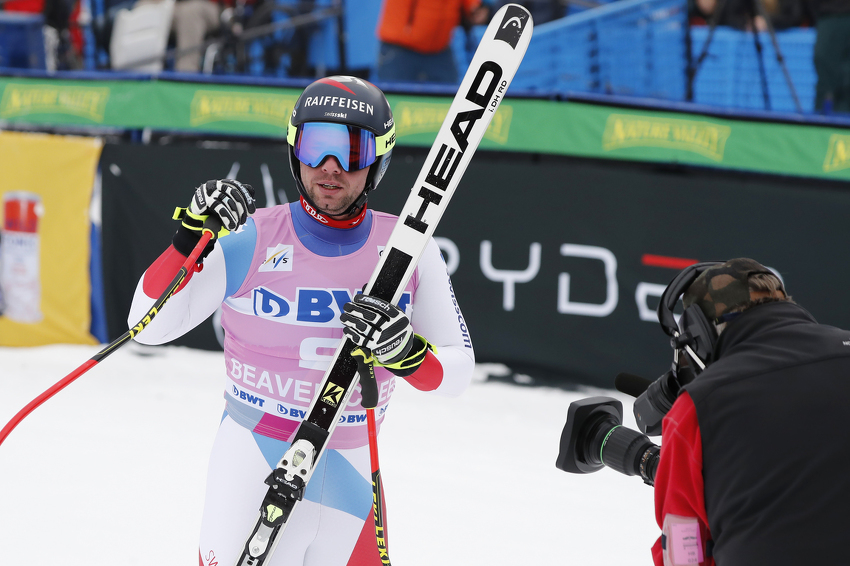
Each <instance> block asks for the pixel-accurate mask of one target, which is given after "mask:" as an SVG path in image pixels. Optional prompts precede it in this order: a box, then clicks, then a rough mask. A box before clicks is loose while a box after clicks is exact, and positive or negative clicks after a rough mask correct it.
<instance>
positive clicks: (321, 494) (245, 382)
mask: <svg viewBox="0 0 850 566" xmlns="http://www.w3.org/2000/svg"><path fill="white" fill-rule="evenodd" d="M287 142H288V147H289V158H290V167H291V169H292V174H293V176H294V178H295V184H296V186H297V188H298V191H299V193H300V199H299V201H298V202H293V203H289V204H284V205H280V206H274V207H271V208H267V209H260V210H257V211H256V213H255V204H254V197H253V189H251V187H250V186H248V185H244V184H242V183H239V182H238V181H235V180H218V181H208V182H206V183H205V184H203V185H201V186H200V187H198V188H197V190H196V191H195V194H194V196H193V198H192V200H191V202H190V204H189V206H188V208H187V209H178V211H177V213H175V218H178V219H182V223H181V225H180V227H179V228H178V229H177V233H176V234H175V235H174V237H173V240H172V245H171V246H170V247H169V248H168V249H167V250H166V251H165V252H164V253H163V254H162V255H161V256H160V257H159V258H158V259H157V260H156V261H155V262H154V263H153V265H151V266H150V267H149V268H148V269H147V271H146V272H145V274H144V275H143V277H142V279H141V281H140V282H139V284H138V287H137V290H136V295H135V297H134V300H133V305H132V307H131V312H130V314H129V317H128V319H129V320H131V321H135V320H138V319H139V317H140V316H143V315H144V313H145V312H146V310H147V309H148V308H149V307H150V304H151V301H152V299H153V298H154V297H158V296H159V294H160V293H161V292H162V291H163V290H164V289H165V288H166V286H167V284H168V282H169V281H170V280H171V278H172V276H173V274H174V273H175V272H176V271H177V269H178V267H179V265H181V264H182V262H183V261H184V260H185V258H186V257H187V256H188V255H189V253H190V251H191V250H192V248H193V247H194V246H195V244H196V243H197V242H198V241H199V239H200V234H201V227H202V225H203V223H204V221H205V220H206V219H207V217H208V216H209V215H211V214H215V215H217V216H218V217H220V219H221V221H222V223H223V225H224V228H225V230H227V231H230V232H231V233H230V234H229V235H227V236H226V237H222V238H221V239H220V240H216V242H217V243H215V244H210V245H208V246H207V248H206V249H205V251H204V254H203V256H204V258H203V260H202V261H203V264H202V265H201V264H199V265H198V266H197V269H196V271H195V273H193V274H192V277H191V278H190V280H189V281H188V283H186V284H185V285H184V287H183V288H182V289H181V290H179V291H178V292H177V293H176V294H175V295H174V297H172V298H171V299H170V301H169V307H168V308H167V309H163V310H162V312H161V313H159V314H158V315H157V317H156V318H155V319H154V320H153V322H152V323H151V324H150V325H149V327H148V328H147V329H146V331H145V332H144V333H142V334H140V335H139V336H138V337H137V338H136V339H137V340H138V341H139V342H143V343H146V344H162V343H165V342H168V341H170V340H173V339H174V338H176V337H178V336H180V335H182V334H184V333H185V332H187V331H188V330H190V329H191V328H193V327H195V326H197V325H198V324H200V323H201V322H203V321H204V320H206V319H207V317H209V315H211V314H212V313H213V312H214V311H215V310H216V309H217V308H218V307H219V305H221V306H222V318H221V320H222V326H223V327H224V330H225V341H224V356H225V366H226V367H225V399H226V405H225V412H224V416H223V418H222V421H221V424H220V427H219V429H218V433H217V435H216V439H215V442H214V445H213V449H212V454H211V457H210V463H209V469H208V475H207V485H206V499H205V505H204V512H203V519H202V525H201V536H200V548H199V551H200V564H201V565H203V566H210V565H211V564H215V563H218V564H219V565H230V564H235V563H236V560H237V558H238V557H239V555H240V553H241V552H242V549H243V547H244V545H245V542H246V539H247V538H248V535H249V534H250V529H251V527H252V526H253V525H254V523H255V521H256V518H257V515H258V508H259V504H260V502H261V501H262V499H263V496H264V495H265V493H266V491H267V489H268V486H266V485H265V484H264V479H265V478H266V477H267V476H268V475H269V473H270V471H271V469H272V468H274V467H275V466H276V465H277V463H278V461H279V460H280V458H281V456H282V455H283V454H284V452H285V451H286V449H287V448H288V447H289V443H288V442H287V441H288V440H289V439H290V437H291V435H292V434H293V432H294V431H295V430H296V428H297V427H298V425H299V424H300V422H301V420H302V419H303V417H304V415H305V413H306V411H307V409H308V406H309V405H310V402H311V401H312V399H313V398H314V396H316V395H317V393H318V392H317V391H316V389H317V387H316V386H317V384H319V382H320V381H321V380H322V378H323V376H324V373H325V370H326V369H327V367H328V365H329V361H330V359H331V357H332V354H333V352H334V351H335V349H336V347H337V345H338V344H339V341H340V339H341V338H342V337H343V333H344V332H345V333H346V334H347V335H348V336H350V337H351V338H352V339H354V341H355V342H356V343H357V344H360V345H363V346H367V347H369V348H371V351H372V355H373V357H374V358H375V360H376V366H379V367H376V368H375V374H376V378H377V384H378V389H379V401H378V406H377V407H376V408H375V415H376V417H377V421H378V424H379V426H380V423H381V422H382V421H383V416H384V411H385V410H386V408H387V405H388V402H389V399H390V396H391V395H392V392H393V389H394V387H395V378H396V377H397V376H400V377H403V378H404V379H406V380H407V381H408V382H409V383H410V384H411V385H413V387H415V388H417V389H419V390H423V391H433V392H434V393H437V394H442V395H448V396H456V395H459V394H460V393H461V392H462V391H463V390H464V389H465V388H466V386H467V385H468V383H469V381H470V377H471V374H472V370H473V367H474V354H473V349H472V343H471V341H470V338H469V334H468V331H467V328H466V325H465V322H464V319H463V315H462V314H461V311H460V308H459V307H458V304H457V301H456V299H455V295H454V291H453V290H452V286H451V281H450V279H449V276H448V274H447V272H446V266H445V263H444V262H443V259H442V256H441V255H440V250H439V248H438V247H437V244H436V242H435V241H434V240H433V239H431V240H430V242H429V244H428V247H427V248H426V249H425V251H424V253H423V255H422V258H421V259H420V261H419V264H418V267H417V269H416V271H415V273H414V275H413V277H412V278H411V280H410V282H409V283H408V284H407V286H406V287H405V292H404V295H403V296H402V298H401V300H400V301H399V304H398V308H395V307H391V309H392V313H391V314H392V316H391V320H390V321H389V322H388V323H386V324H382V323H381V322H380V320H378V321H375V319H376V318H377V317H375V311H374V308H375V307H373V306H371V304H372V303H373V301H375V300H377V301H379V302H380V299H377V298H372V297H366V298H364V297H363V296H362V295H357V293H359V291H360V290H361V289H362V288H363V285H364V284H365V283H366V282H367V281H368V280H369V277H370V275H371V273H372V271H373V270H374V268H375V266H376V264H377V262H378V259H379V255H380V253H381V250H382V249H383V246H384V245H385V244H386V242H387V240H388V238H389V235H390V232H391V231H392V229H393V227H394V225H395V223H396V217H395V216H392V215H389V214H386V213H382V212H377V211H373V210H370V209H368V207H367V199H368V196H369V193H370V191H372V190H374V189H375V188H376V187H377V185H378V183H379V182H380V180H381V178H382V176H383V175H384V173H385V172H386V169H387V166H388V164H389V161H390V156H391V154H392V149H393V146H394V145H395V126H394V122H393V117H392V112H391V110H390V106H389V103H388V102H387V100H386V98H385V97H384V94H383V93H382V92H381V91H380V90H379V89H378V88H377V87H375V86H374V85H372V84H371V83H369V82H366V81H363V80H360V79H357V78H354V77H346V76H334V77H328V78H324V79H320V80H318V81H316V82H314V83H312V84H310V85H309V86H308V87H307V88H306V89H305V90H304V91H303V93H302V94H301V96H300V97H299V98H298V101H297V102H296V104H295V108H294V110H293V112H292V117H291V119H290V124H289V127H288V131H287ZM252 214H253V216H252ZM237 228H239V229H238V231H237ZM355 296H357V299H356V300H353V299H354V297H355ZM414 307H415V309H414ZM344 311H347V312H346V314H344ZM340 315H342V320H341V319H340ZM366 322H368V324H366ZM372 326H374V327H375V328H371V327H372ZM414 330H415V333H414ZM380 366H383V367H380ZM370 472H371V470H370V461H369V447H368V438H367V425H366V419H365V411H364V409H363V408H362V407H361V406H360V394H359V388H358V390H357V391H355V392H354V393H353V394H352V397H351V399H350V400H349V403H348V405H347V406H346V407H345V411H344V412H343V413H342V415H341V417H340V418H339V424H338V426H337V428H336V429H335V431H334V433H333V435H332V436H331V438H330V439H329V441H328V445H327V450H326V451H325V453H324V454H323V456H322V458H321V459H320V461H319V462H318V464H317V465H316V468H315V471H314V472H313V475H312V477H311V479H310V481H309V483H308V485H307V489H306V492H305V496H304V500H303V501H301V502H300V503H299V505H298V507H297V508H296V509H295V511H294V512H293V514H292V517H291V518H290V520H289V522H288V524H287V528H286V530H285V531H284V532H283V535H282V537H281V539H280V542H279V545H278V547H277V551H276V552H275V554H274V555H273V556H272V558H271V560H270V561H269V562H268V564H269V566H295V565H299V566H301V565H304V566H334V565H340V566H342V565H346V564H348V565H358V566H360V565H363V566H365V565H373V564H374V565H377V564H381V560H380V557H379V553H378V550H377V544H376V541H375V526H374V524H373V517H372V487H371V476H370Z"/></svg>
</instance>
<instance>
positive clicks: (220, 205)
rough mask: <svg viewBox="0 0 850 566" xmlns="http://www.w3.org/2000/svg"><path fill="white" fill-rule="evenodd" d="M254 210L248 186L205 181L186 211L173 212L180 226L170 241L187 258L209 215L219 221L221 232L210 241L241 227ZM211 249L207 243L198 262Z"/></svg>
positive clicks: (252, 193)
mask: <svg viewBox="0 0 850 566" xmlns="http://www.w3.org/2000/svg"><path fill="white" fill-rule="evenodd" d="M256 210H257V205H256V201H255V200H254V188H253V187H251V185H248V184H244V183H240V182H239V181H236V180H234V179H222V180H220V181H207V182H206V183H204V184H203V185H201V186H200V187H198V188H197V189H195V194H194V195H193V196H192V201H191V202H190V203H189V206H188V207H186V208H177V209H176V210H175V211H174V219H175V220H182V223H181V224H180V227H179V228H178V229H177V233H176V234H175V235H174V238H173V239H172V244H173V245H174V248H175V249H176V250H177V251H178V252H180V253H181V254H183V255H185V256H187V257H188V256H189V254H190V253H192V249H193V248H194V247H195V244H197V243H198V240H200V239H201V234H202V233H203V228H204V222H206V220H207V218H209V216H210V214H215V215H216V216H217V217H218V218H219V219H220V220H221V225H222V229H221V230H220V231H219V233H218V234H216V235H215V238H214V239H217V238H220V237H221V236H225V235H227V234H228V233H230V232H231V231H232V230H236V229H237V228H239V227H240V226H242V225H243V224H245V222H247V221H248V216H250V215H251V214H253V213H254V212H255V211H256ZM214 245H215V243H214V241H213V240H211V241H210V243H209V244H207V247H206V248H205V249H204V252H203V253H202V254H201V259H203V258H205V257H207V255H208V254H209V253H210V252H211V251H212V249H213V246H214Z"/></svg>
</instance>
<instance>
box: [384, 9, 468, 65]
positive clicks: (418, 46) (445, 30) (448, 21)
mask: <svg viewBox="0 0 850 566" xmlns="http://www.w3.org/2000/svg"><path fill="white" fill-rule="evenodd" d="M480 5H481V0H384V7H383V10H382V12H381V19H380V20H379V22H378V29H377V32H378V39H380V40H381V41H383V42H384V43H392V44H393V45H400V46H401V47H406V48H407V49H411V50H413V51H418V52H419V53H438V52H440V51H442V50H443V49H445V48H446V47H447V46H448V45H449V42H450V41H451V38H452V31H453V30H454V28H455V27H457V26H458V25H459V24H460V19H461V10H463V13H464V14H467V15H468V14H469V13H471V12H472V11H473V10H474V9H475V8H477V7H478V6H480Z"/></svg>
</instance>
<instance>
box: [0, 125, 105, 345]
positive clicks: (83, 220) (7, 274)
mask: <svg viewBox="0 0 850 566" xmlns="http://www.w3.org/2000/svg"><path fill="white" fill-rule="evenodd" d="M101 145H102V144H101V142H100V140H98V139H94V138H80V137H68V136H52V135H44V134H28V133H14V132H0V171H3V183H2V184H0V201H2V211H0V215H2V225H0V228H2V231H0V345H2V346H40V345H44V344H53V343H68V344H97V340H95V338H94V337H93V336H92V335H91V333H90V326H91V310H90V309H91V280H90V273H89V265H90V263H89V262H90V240H89V235H90V224H91V219H90V216H89V208H90V205H91V197H92V187H93V186H94V180H95V174H96V172H97V162H98V159H99V157H100V150H101Z"/></svg>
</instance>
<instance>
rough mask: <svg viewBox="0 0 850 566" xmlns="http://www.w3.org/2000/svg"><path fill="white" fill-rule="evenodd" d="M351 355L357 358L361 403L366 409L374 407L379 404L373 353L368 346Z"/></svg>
mask: <svg viewBox="0 0 850 566" xmlns="http://www.w3.org/2000/svg"><path fill="white" fill-rule="evenodd" d="M351 355H352V356H354V359H355V360H357V374H358V375H359V376H360V397H361V398H360V405H362V406H363V408H364V409H374V408H375V407H377V406H378V382H377V381H376V380H375V366H374V365H372V353H371V352H370V351H369V350H368V349H366V348H358V349H357V350H354V351H353V352H352V353H351Z"/></svg>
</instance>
